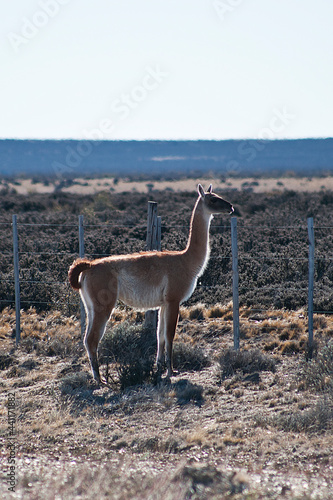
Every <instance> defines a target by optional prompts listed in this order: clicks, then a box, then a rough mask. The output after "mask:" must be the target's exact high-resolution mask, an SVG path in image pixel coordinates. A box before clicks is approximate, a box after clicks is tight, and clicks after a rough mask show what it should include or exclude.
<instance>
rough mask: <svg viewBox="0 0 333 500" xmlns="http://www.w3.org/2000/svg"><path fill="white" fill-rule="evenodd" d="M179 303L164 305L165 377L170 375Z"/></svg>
mask: <svg viewBox="0 0 333 500" xmlns="http://www.w3.org/2000/svg"><path fill="white" fill-rule="evenodd" d="M178 315H179V303H178V302H169V303H168V304H167V305H166V306H165V334H166V337H165V341H166V364H167V377H171V375H172V373H173V372H172V344H173V339H174V337H175V333H176V327H177V323H178Z"/></svg>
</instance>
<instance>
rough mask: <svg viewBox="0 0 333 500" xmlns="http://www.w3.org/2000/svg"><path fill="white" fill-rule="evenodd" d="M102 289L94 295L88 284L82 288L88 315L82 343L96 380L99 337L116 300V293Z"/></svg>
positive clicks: (101, 335) (97, 380) (97, 376)
mask: <svg viewBox="0 0 333 500" xmlns="http://www.w3.org/2000/svg"><path fill="white" fill-rule="evenodd" d="M104 292H105V291H104V290H102V291H100V293H97V294H96V295H95V294H93V293H92V290H89V284H88V286H84V287H83V288H82V297H83V300H84V303H85V306H86V312H87V316H88V325H87V329H86V334H85V337H84V345H85V348H86V351H87V354H88V357H89V361H90V366H91V371H92V374H93V377H94V379H95V380H96V382H98V383H100V382H101V376H100V372H99V365H98V358H97V349H98V344H99V341H100V340H101V338H102V337H103V335H104V331H105V326H106V323H107V322H108V320H109V318H110V316H111V313H112V311H113V308H114V306H115V304H116V301H117V293H116V292H115V293H111V292H110V291H109V290H108V291H107V294H105V293H104Z"/></svg>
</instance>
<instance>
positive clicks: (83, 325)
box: [79, 215, 86, 338]
mask: <svg viewBox="0 0 333 500" xmlns="http://www.w3.org/2000/svg"><path fill="white" fill-rule="evenodd" d="M79 257H80V258H81V259H82V258H83V257H84V226H83V215H79ZM80 321H81V337H82V338H83V336H84V332H85V329H86V311H85V309H84V305H83V302H82V299H81V298H80Z"/></svg>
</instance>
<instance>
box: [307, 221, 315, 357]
mask: <svg viewBox="0 0 333 500" xmlns="http://www.w3.org/2000/svg"><path fill="white" fill-rule="evenodd" d="M308 236H309V289H308V330H309V353H308V355H309V358H310V359H311V358H312V352H313V287H314V249H315V240H314V228H313V218H312V217H309V218H308Z"/></svg>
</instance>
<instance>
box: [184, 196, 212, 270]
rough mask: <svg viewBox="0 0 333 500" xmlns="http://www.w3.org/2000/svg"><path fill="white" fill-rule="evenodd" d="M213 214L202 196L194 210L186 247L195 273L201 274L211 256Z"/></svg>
mask: <svg viewBox="0 0 333 500" xmlns="http://www.w3.org/2000/svg"><path fill="white" fill-rule="evenodd" d="M211 219H212V216H211V215H210V214H208V213H207V212H206V211H205V209H204V205H203V202H202V200H201V198H198V200H197V202H196V204H195V207H194V209H193V212H192V217H191V226H190V235H189V239H188V243H187V246H186V249H185V253H186V255H187V259H188V261H189V263H190V265H191V268H192V269H193V271H194V272H195V273H198V274H200V271H201V270H202V269H203V268H204V266H205V264H206V262H207V260H208V257H209V226H210V221H211Z"/></svg>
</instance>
